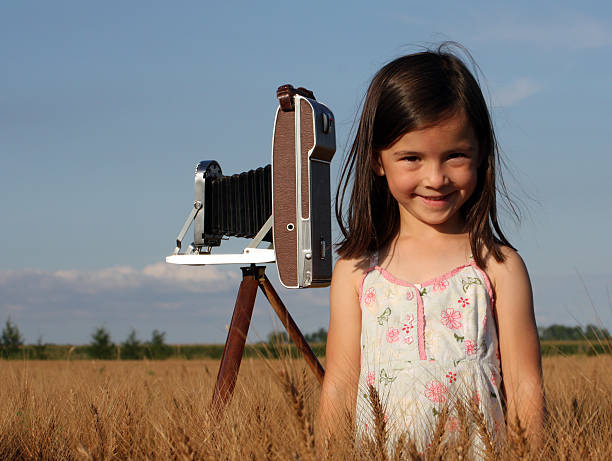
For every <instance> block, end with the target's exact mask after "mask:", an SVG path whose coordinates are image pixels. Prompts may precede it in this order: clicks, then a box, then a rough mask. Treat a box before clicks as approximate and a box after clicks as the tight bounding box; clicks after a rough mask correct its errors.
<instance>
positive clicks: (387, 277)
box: [356, 255, 505, 451]
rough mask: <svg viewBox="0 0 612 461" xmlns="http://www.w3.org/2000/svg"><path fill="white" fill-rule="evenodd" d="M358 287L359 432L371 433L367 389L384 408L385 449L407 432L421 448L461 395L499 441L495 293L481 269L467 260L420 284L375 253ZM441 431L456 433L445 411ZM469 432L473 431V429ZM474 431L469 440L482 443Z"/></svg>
mask: <svg viewBox="0 0 612 461" xmlns="http://www.w3.org/2000/svg"><path fill="white" fill-rule="evenodd" d="M371 263H372V265H371V267H370V268H369V269H368V270H367V271H366V272H365V274H364V276H363V279H362V283H361V290H360V305H361V311H362V314H361V315H362V324H361V373H360V377H359V388H358V397H357V408H356V426H357V427H356V429H357V433H358V434H363V433H369V434H370V435H372V436H373V434H374V427H373V426H374V419H373V412H372V405H371V400H370V397H369V386H373V387H374V388H375V389H376V390H377V391H378V395H379V397H380V400H381V401H382V404H383V407H384V418H385V420H386V421H387V422H386V425H387V428H388V431H389V446H392V444H393V443H394V442H395V440H396V439H397V437H398V436H399V434H401V433H405V435H407V436H409V437H410V438H411V439H412V440H413V441H414V442H415V444H416V447H417V448H418V449H419V450H420V451H424V450H426V449H427V446H428V445H429V444H430V443H431V437H432V435H433V433H434V428H435V427H436V424H437V422H438V418H437V417H438V415H439V414H440V412H441V411H442V408H443V407H444V406H445V405H448V406H449V407H450V408H452V406H453V402H455V401H456V400H457V399H460V400H461V401H462V403H464V404H465V405H467V406H471V408H474V405H476V406H477V407H478V408H479V410H480V412H481V415H482V416H483V417H484V421H485V422H486V424H487V426H488V429H489V431H490V433H491V435H492V436H493V438H494V440H496V442H499V441H501V440H503V438H504V436H505V423H504V411H503V407H502V398H501V390H500V389H501V388H500V385H501V373H500V360H499V349H498V338H497V331H496V326H495V322H494V318H493V315H494V309H493V302H494V299H493V292H492V289H491V284H490V281H489V279H488V277H487V275H486V274H485V272H484V271H483V270H482V269H480V268H479V267H478V266H477V265H476V263H475V262H474V261H473V259H472V258H470V261H469V262H468V263H466V264H464V265H462V266H459V267H457V268H455V269H453V270H452V271H450V272H448V273H446V274H443V275H441V276H439V277H436V278H435V279H432V280H429V281H427V282H424V283H421V284H417V283H409V282H406V281H403V280H399V279H397V278H395V277H394V276H393V275H391V274H390V273H388V272H387V271H385V269H383V268H382V267H380V266H378V262H377V255H374V256H373V257H372V260H371ZM449 415H450V416H448V418H447V420H446V424H445V433H446V434H448V435H450V436H452V434H453V432H458V431H459V430H460V428H459V420H458V418H457V413H456V412H453V410H452V409H451V410H450V413H449ZM470 432H474V433H475V432H477V431H476V428H475V427H472V428H471V429H470ZM479 440H480V439H479V437H478V436H477V434H474V437H473V443H474V444H475V445H476V446H480V447H482V444H481V443H480V441H479Z"/></svg>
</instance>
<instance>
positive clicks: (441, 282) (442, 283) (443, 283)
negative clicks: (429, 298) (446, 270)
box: [433, 277, 448, 291]
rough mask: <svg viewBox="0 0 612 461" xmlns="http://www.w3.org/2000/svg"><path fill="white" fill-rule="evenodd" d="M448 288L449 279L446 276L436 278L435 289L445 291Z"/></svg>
mask: <svg viewBox="0 0 612 461" xmlns="http://www.w3.org/2000/svg"><path fill="white" fill-rule="evenodd" d="M446 288H448V280H446V278H445V277H439V278H437V279H434V282H433V291H444V290H446Z"/></svg>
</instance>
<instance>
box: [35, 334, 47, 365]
mask: <svg viewBox="0 0 612 461" xmlns="http://www.w3.org/2000/svg"><path fill="white" fill-rule="evenodd" d="M33 358H34V359H37V360H47V345H46V344H45V343H43V340H42V336H39V337H38V341H36V344H34V357H33Z"/></svg>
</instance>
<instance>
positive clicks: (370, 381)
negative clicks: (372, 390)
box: [366, 371, 376, 386]
mask: <svg viewBox="0 0 612 461" xmlns="http://www.w3.org/2000/svg"><path fill="white" fill-rule="evenodd" d="M375 382H376V373H374V372H373V371H370V372H369V373H368V377H367V378H366V384H367V385H368V386H373V385H374V383H375Z"/></svg>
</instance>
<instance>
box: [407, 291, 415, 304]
mask: <svg viewBox="0 0 612 461" xmlns="http://www.w3.org/2000/svg"><path fill="white" fill-rule="evenodd" d="M406 299H407V300H408V301H412V300H413V299H414V291H412V290H408V291H407V292H406Z"/></svg>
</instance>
